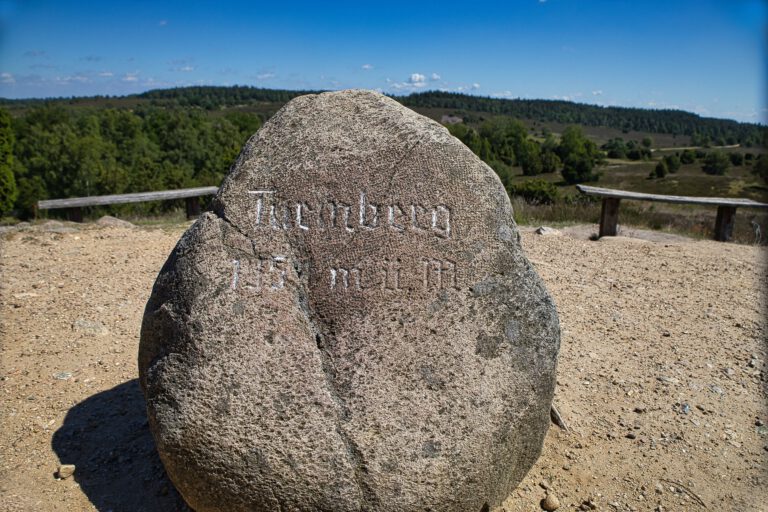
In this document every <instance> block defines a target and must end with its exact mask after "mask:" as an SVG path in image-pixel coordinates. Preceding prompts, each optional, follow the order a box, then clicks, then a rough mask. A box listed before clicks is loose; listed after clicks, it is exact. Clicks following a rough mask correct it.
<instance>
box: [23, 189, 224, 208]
mask: <svg viewBox="0 0 768 512" xmlns="http://www.w3.org/2000/svg"><path fill="white" fill-rule="evenodd" d="M216 192H218V187H197V188H182V189H179V190H161V191H157V192H138V193H136V194H115V195H110V196H91V197H71V198H68V199H47V200H44V201H38V202H37V207H38V208H39V209H40V210H52V209H55V208H80V207H83V206H104V205H108V204H124V203H142V202H144V201H165V200H167V199H186V198H188V197H199V196H210V195H215V194H216Z"/></svg>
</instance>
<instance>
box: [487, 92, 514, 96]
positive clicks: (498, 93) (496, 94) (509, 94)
mask: <svg viewBox="0 0 768 512" xmlns="http://www.w3.org/2000/svg"><path fill="white" fill-rule="evenodd" d="M491 97H493V98H512V97H514V94H512V91H499V92H492V93H491Z"/></svg>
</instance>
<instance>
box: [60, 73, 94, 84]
mask: <svg viewBox="0 0 768 512" xmlns="http://www.w3.org/2000/svg"><path fill="white" fill-rule="evenodd" d="M53 81H54V83H56V84H58V85H70V84H73V83H78V84H86V83H88V82H90V81H91V79H90V78H89V77H88V76H87V75H85V74H83V73H77V74H74V75H66V76H57V77H55V78H54V79H53Z"/></svg>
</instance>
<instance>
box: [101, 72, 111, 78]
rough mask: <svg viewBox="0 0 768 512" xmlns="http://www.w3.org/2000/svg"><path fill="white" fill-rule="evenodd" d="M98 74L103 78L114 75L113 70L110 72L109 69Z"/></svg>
mask: <svg viewBox="0 0 768 512" xmlns="http://www.w3.org/2000/svg"><path fill="white" fill-rule="evenodd" d="M99 76H101V77H104V78H110V77H113V76H115V74H114V73H113V72H111V71H102V72H101V73H99Z"/></svg>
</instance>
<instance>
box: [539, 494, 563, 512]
mask: <svg viewBox="0 0 768 512" xmlns="http://www.w3.org/2000/svg"><path fill="white" fill-rule="evenodd" d="M541 508H543V509H544V510H547V511H548V512H551V511H552V510H557V509H559V508H560V500H558V499H557V496H555V495H554V494H547V497H546V498H544V499H543V500H541Z"/></svg>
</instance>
